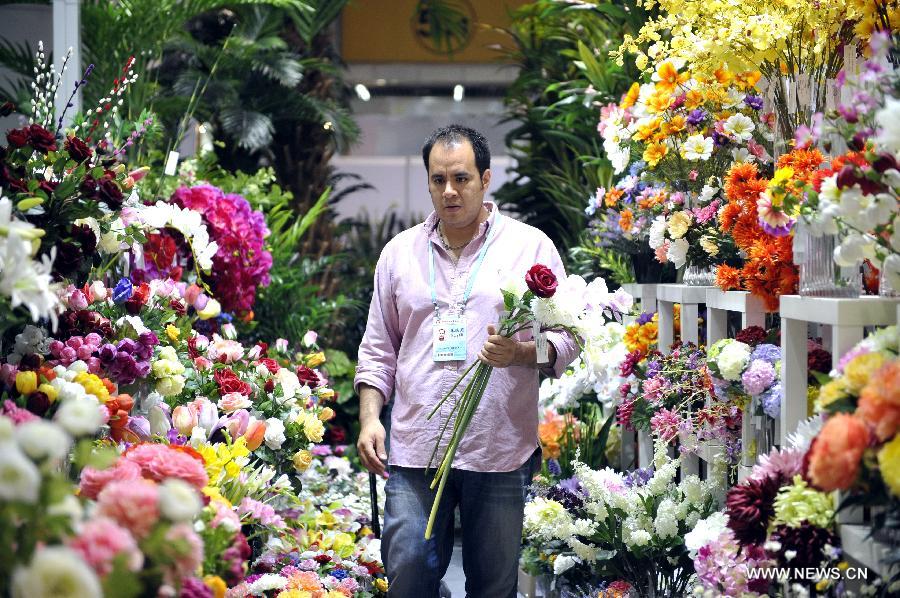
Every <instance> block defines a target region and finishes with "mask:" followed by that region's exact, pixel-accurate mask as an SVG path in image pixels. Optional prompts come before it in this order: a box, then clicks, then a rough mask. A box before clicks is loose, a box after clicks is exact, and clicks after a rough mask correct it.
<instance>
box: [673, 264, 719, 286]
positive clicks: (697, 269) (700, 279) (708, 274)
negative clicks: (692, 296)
mask: <svg viewBox="0 0 900 598" xmlns="http://www.w3.org/2000/svg"><path fill="white" fill-rule="evenodd" d="M681 282H683V283H684V284H686V285H687V286H689V287H708V286H712V285H713V284H715V282H716V269H715V267H713V266H705V267H703V266H688V267H687V268H686V269H685V271H684V277H683V278H682V280H681Z"/></svg>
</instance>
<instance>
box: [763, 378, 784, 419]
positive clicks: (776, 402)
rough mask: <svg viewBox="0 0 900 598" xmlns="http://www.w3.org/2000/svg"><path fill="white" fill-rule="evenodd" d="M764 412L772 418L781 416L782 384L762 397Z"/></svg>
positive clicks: (777, 383)
mask: <svg viewBox="0 0 900 598" xmlns="http://www.w3.org/2000/svg"><path fill="white" fill-rule="evenodd" d="M760 402H762V408H763V411H764V412H765V413H766V415H768V416H769V417H771V418H776V417H780V416H781V382H776V383H775V385H774V386H773V387H772V388H770V389H769V390H767V391H766V392H764V393H763V394H761V395H760Z"/></svg>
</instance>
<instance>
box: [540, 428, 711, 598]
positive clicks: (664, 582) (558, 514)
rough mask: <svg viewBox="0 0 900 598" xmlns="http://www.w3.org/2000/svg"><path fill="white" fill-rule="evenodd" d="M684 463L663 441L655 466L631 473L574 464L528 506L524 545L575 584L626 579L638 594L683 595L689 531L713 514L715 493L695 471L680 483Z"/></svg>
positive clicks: (689, 572) (689, 573)
mask: <svg viewBox="0 0 900 598" xmlns="http://www.w3.org/2000/svg"><path fill="white" fill-rule="evenodd" d="M678 463H679V459H677V458H676V459H669V458H668V457H667V456H666V454H665V447H664V445H662V444H657V450H656V455H655V468H654V469H652V470H646V471H644V470H638V471H636V472H633V473H632V474H629V475H628V476H624V475H622V474H620V473H617V472H614V471H612V470H610V469H603V470H593V469H591V468H589V467H587V466H586V465H584V464H583V463H576V465H575V472H576V473H575V477H574V478H573V479H571V480H567V481H564V482H561V483H559V484H557V485H555V486H553V487H551V488H549V489H540V490H538V491H537V495H536V496H535V497H534V498H532V499H531V500H530V501H529V502H528V503H527V504H526V506H525V523H524V534H525V539H526V545H527V546H530V547H531V550H532V551H539V552H540V553H541V554H543V559H541V557H537V559H536V560H537V561H538V562H541V560H543V562H545V563H547V565H546V567H547V568H548V569H549V568H550V567H551V566H552V571H553V573H554V575H556V576H563V577H569V578H570V579H571V580H572V581H573V582H577V583H583V582H584V581H590V580H593V581H594V582H596V581H599V580H604V581H609V580H624V581H626V582H628V584H629V585H630V586H632V587H633V590H632V591H633V592H635V593H636V595H638V596H652V595H659V593H660V592H667V593H669V595H673V596H680V595H685V594H686V592H687V584H688V582H689V580H690V578H691V576H692V573H693V570H692V569H693V567H692V565H691V561H690V557H689V555H688V552H687V549H686V547H685V544H684V535H685V534H686V533H687V531H688V530H689V529H691V528H693V527H694V525H695V524H696V523H697V521H699V520H700V519H701V518H703V517H706V516H708V515H709V514H710V513H712V510H713V498H712V496H711V494H710V487H709V485H708V483H707V482H701V481H700V480H699V478H697V477H696V476H687V477H685V478H684V479H683V480H682V481H681V483H679V484H676V483H674V479H675V475H676V472H677V469H678ZM654 592H656V593H654Z"/></svg>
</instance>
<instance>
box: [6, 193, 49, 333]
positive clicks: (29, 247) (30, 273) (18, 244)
mask: <svg viewBox="0 0 900 598" xmlns="http://www.w3.org/2000/svg"><path fill="white" fill-rule="evenodd" d="M12 211H13V205H12V201H11V200H10V199H9V198H8V197H0V295H4V296H6V297H9V299H10V305H11V307H13V308H16V307H18V306H20V305H23V306H25V307H26V308H27V309H28V311H29V312H30V313H31V319H32V320H34V321H35V322H37V321H38V320H39V319H41V318H50V320H51V322H52V324H53V328H54V329H55V328H56V322H57V314H58V313H59V310H60V300H59V285H58V284H56V283H54V282H53V279H52V276H51V274H50V272H51V269H52V268H51V267H52V264H53V254H54V252H52V251H51V254H50V255H43V256H42V257H41V261H40V262H37V261H35V260H34V259H32V258H33V256H34V253H35V251H36V250H37V248H38V247H39V246H40V244H39V239H40V238H41V236H43V234H44V231H42V230H41V229H39V228H35V226H34V225H33V224H31V223H29V222H25V221H23V220H18V219H17V218H14V217H13V213H12Z"/></svg>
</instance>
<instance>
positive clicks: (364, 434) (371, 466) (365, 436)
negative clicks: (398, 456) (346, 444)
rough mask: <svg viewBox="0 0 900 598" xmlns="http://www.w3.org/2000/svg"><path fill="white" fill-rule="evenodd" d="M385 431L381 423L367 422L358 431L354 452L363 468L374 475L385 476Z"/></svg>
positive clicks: (376, 421) (375, 421)
mask: <svg viewBox="0 0 900 598" xmlns="http://www.w3.org/2000/svg"><path fill="white" fill-rule="evenodd" d="M384 438H385V431H384V426H383V425H381V422H380V421H378V420H377V419H376V420H373V421H369V422H367V423H366V424H365V425H364V426H362V428H361V429H360V431H359V440H358V441H357V442H356V450H357V451H358V453H359V460H360V461H361V462H362V464H363V466H364V467H365V468H366V469H368V470H369V471H371V472H372V473H374V474H378V475H381V476H383V475H385V463H386V462H387V452H386V451H385V450H384Z"/></svg>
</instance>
